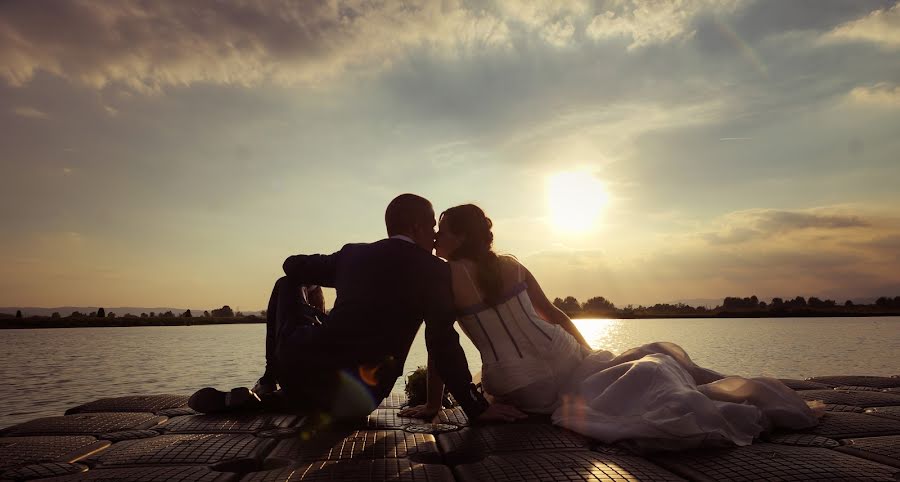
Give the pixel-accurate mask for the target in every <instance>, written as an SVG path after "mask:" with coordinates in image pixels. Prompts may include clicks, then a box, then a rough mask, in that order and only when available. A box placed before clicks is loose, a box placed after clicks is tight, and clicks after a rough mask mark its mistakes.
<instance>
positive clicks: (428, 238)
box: [384, 194, 437, 252]
mask: <svg viewBox="0 0 900 482" xmlns="http://www.w3.org/2000/svg"><path fill="white" fill-rule="evenodd" d="M384 224H385V226H386V227H387V232H388V236H397V235H399V234H402V235H404V236H409V237H410V238H411V239H412V240H413V241H414V242H415V243H416V244H417V245H419V246H420V247H421V248H422V249H425V250H427V251H429V252H430V251H431V250H432V249H433V248H434V227H435V226H436V225H437V223H435V221H434V208H432V207H431V202H429V201H428V200H427V199H425V198H423V197H421V196H416V195H415V194H401V195H399V196H397V197H395V198H394V200H393V201H391V203H390V204H388V207H387V210H385V212H384Z"/></svg>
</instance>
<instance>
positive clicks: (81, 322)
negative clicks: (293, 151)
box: [0, 312, 900, 330]
mask: <svg viewBox="0 0 900 482" xmlns="http://www.w3.org/2000/svg"><path fill="white" fill-rule="evenodd" d="M887 316H891V317H894V316H900V313H898V312H884V313H876V312H865V313H848V312H831V313H829V312H793V313H789V312H784V313H770V312H744V313H741V312H721V313H706V314H698V313H665V314H660V313H656V314H653V315H636V314H623V313H616V314H611V313H578V314H576V315H575V316H573V317H572V319H573V320H584V319H594V318H606V319H614V320H616V319H618V320H654V319H655V320H665V319H694V318H871V317H887ZM265 322H266V320H265V318H260V317H258V316H242V317H238V316H235V317H231V318H207V317H194V318H181V317H179V318H136V317H129V318H124V317H123V318H87V317H81V318H74V319H72V318H50V317H44V316H40V317H39V316H33V317H29V318H5V319H0V330H29V329H39V330H43V329H50V328H127V327H139V326H203V325H241V324H261V323H265Z"/></svg>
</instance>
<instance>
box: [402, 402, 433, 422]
mask: <svg viewBox="0 0 900 482" xmlns="http://www.w3.org/2000/svg"><path fill="white" fill-rule="evenodd" d="M439 411H441V409H440V407H433V406H430V405H416V406H415V407H409V408H405V409H403V410H400V412H399V413H398V414H397V415H399V416H401V417H410V418H421V419H422V420H428V421H431V420H433V419H434V417H435V416H437V414H438V412H439Z"/></svg>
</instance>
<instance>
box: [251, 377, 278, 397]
mask: <svg viewBox="0 0 900 482" xmlns="http://www.w3.org/2000/svg"><path fill="white" fill-rule="evenodd" d="M275 390H278V385H277V384H276V383H275V382H270V381H268V380H266V378H265V377H263V378H260V379H259V380H258V381H257V382H256V385H253V388H252V389H251V390H250V391H251V392H253V393H255V394H256V395H257V396H258V397H259V398H262V397H264V396H266V395H269V394H271V393H274V392H275Z"/></svg>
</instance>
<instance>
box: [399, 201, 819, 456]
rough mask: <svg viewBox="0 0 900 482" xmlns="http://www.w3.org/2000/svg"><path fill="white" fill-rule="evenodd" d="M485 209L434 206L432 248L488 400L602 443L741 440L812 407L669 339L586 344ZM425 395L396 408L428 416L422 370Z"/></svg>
mask: <svg viewBox="0 0 900 482" xmlns="http://www.w3.org/2000/svg"><path fill="white" fill-rule="evenodd" d="M491 226H492V224H491V220H490V219H489V218H487V217H486V216H485V214H484V212H483V211H482V210H481V209H480V208H479V207H477V206H475V205H472V204H465V205H462V206H456V207H452V208H450V209H448V210H446V211H444V212H443V213H442V214H441V217H440V223H439V231H438V233H437V235H436V240H435V250H436V253H437V255H438V256H440V257H441V258H444V259H447V260H448V261H449V264H450V271H451V275H452V282H453V293H454V298H455V303H456V308H457V309H458V311H459V320H458V321H459V325H460V328H461V329H462V331H463V332H464V333H465V334H466V336H468V337H469V338H470V339H471V340H472V343H474V345H475V346H476V347H477V348H478V351H479V352H480V353H481V360H482V386H483V388H484V391H485V393H486V394H487V395H489V396H491V397H493V398H494V399H495V400H496V401H501V402H504V403H508V404H510V405H513V406H515V407H517V408H519V409H520V410H523V411H525V412H530V413H538V414H550V415H551V418H552V420H553V423H554V424H556V425H560V426H562V427H566V428H568V429H571V430H574V431H576V432H579V433H581V434H584V435H587V436H589V437H592V438H594V439H597V440H599V441H602V442H606V443H614V442H623V443H628V444H630V445H631V446H632V447H634V448H636V449H639V450H677V449H684V448H691V447H696V446H700V445H705V446H708V445H748V444H750V443H752V441H753V439H754V438H755V437H757V436H758V435H759V434H760V433H762V432H764V431H768V430H771V429H773V428H776V427H783V428H790V429H801V428H807V427H811V426H814V425H815V424H816V423H817V417H818V414H817V413H816V412H815V411H814V410H813V409H812V408H810V406H808V404H807V403H806V402H805V401H803V400H802V399H800V397H798V396H797V395H796V394H795V393H794V392H793V391H792V390H791V389H789V388H788V387H787V386H785V385H784V384H783V383H781V382H780V381H778V380H777V379H774V378H743V377H737V376H723V375H721V374H719V373H716V372H714V371H712V370H709V369H705V368H702V367H699V366H697V365H696V364H695V363H694V362H692V361H691V359H690V357H689V356H688V355H687V353H686V352H685V351H684V350H683V349H681V347H679V346H678V345H675V344H673V343H666V342H659V343H651V344H648V345H644V346H641V347H638V348H633V349H631V350H628V351H626V352H624V353H622V354H620V355H618V356H614V355H613V354H612V353H610V352H608V351H603V350H596V351H594V350H592V349H591V347H590V345H589V344H588V343H587V341H586V340H585V339H584V337H583V336H582V335H581V333H579V332H578V329H577V328H576V327H575V325H574V324H573V323H572V320H570V319H569V317H568V316H566V314H565V313H563V312H562V311H560V310H559V309H557V308H556V307H555V306H554V305H553V304H552V303H551V302H550V300H548V299H547V296H546V295H545V294H544V292H543V290H541V287H540V285H539V284H538V282H537V280H535V279H534V276H533V275H532V274H531V273H530V272H529V271H528V270H527V269H526V268H525V267H524V266H522V265H521V264H520V263H519V262H518V261H517V260H516V259H515V258H513V257H511V256H497V255H496V254H495V253H494V252H493V251H492V249H491V246H492V244H493V233H492V232H491ZM427 378H428V398H427V400H428V401H427V403H426V404H424V405H419V406H416V407H411V408H408V409H406V410H404V411H402V412H401V413H400V414H401V415H402V416H409V417H418V418H425V419H430V418H433V417H434V415H435V414H436V413H437V411H438V410H439V409H440V401H441V398H442V394H443V383H442V382H441V380H440V378H439V377H438V375H437V372H436V370H428V377H427Z"/></svg>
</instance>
